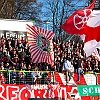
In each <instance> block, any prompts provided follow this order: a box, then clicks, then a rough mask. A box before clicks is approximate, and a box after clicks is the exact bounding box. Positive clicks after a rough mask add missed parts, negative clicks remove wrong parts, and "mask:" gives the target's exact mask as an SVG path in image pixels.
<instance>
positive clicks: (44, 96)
mask: <svg viewBox="0 0 100 100" xmlns="http://www.w3.org/2000/svg"><path fill="white" fill-rule="evenodd" d="M47 92H48V90H45V92H44V94H43V98H46V94H47Z"/></svg>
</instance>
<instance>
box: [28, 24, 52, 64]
mask: <svg viewBox="0 0 100 100" xmlns="http://www.w3.org/2000/svg"><path fill="white" fill-rule="evenodd" d="M27 37H28V43H29V48H30V53H31V58H32V62H33V63H42V62H46V63H48V64H51V65H53V63H54V52H53V43H52V39H53V37H54V33H53V32H51V31H48V30H44V29H42V28H39V27H36V26H30V25H27Z"/></svg>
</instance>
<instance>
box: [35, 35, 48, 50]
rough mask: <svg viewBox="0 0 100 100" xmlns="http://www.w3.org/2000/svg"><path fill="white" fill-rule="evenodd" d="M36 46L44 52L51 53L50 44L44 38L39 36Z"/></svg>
mask: <svg viewBox="0 0 100 100" xmlns="http://www.w3.org/2000/svg"><path fill="white" fill-rule="evenodd" d="M36 44H37V47H38V48H39V49H40V50H42V51H44V52H50V42H49V41H48V39H46V38H45V37H44V36H42V35H39V36H38V37H37V40H36Z"/></svg>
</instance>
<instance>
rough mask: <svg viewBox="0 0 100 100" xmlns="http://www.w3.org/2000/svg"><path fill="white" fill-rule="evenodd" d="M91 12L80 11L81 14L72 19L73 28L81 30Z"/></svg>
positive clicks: (86, 10) (89, 10)
mask: <svg viewBox="0 0 100 100" xmlns="http://www.w3.org/2000/svg"><path fill="white" fill-rule="evenodd" d="M91 12H92V10H91V9H85V10H83V11H81V13H80V12H79V13H77V14H76V15H75V16H74V19H73V21H74V26H75V27H76V28H77V29H78V30H81V29H82V28H83V27H84V25H85V24H86V23H87V21H88V19H89V16H90V14H91Z"/></svg>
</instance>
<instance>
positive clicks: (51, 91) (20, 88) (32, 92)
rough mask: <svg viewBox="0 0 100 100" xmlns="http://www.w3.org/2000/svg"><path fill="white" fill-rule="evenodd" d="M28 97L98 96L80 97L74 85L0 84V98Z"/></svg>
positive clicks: (75, 98) (84, 99) (69, 98)
mask: <svg viewBox="0 0 100 100" xmlns="http://www.w3.org/2000/svg"><path fill="white" fill-rule="evenodd" d="M29 98H42V99H43V98H54V99H55V100H59V99H60V100H99V99H98V98H99V97H89V96H82V97H80V96H79V93H78V91H77V87H76V86H64V85H63V86H60V85H51V87H49V86H48V85H15V84H4V85H0V100H28V99H29ZM93 98H94V99H93Z"/></svg>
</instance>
